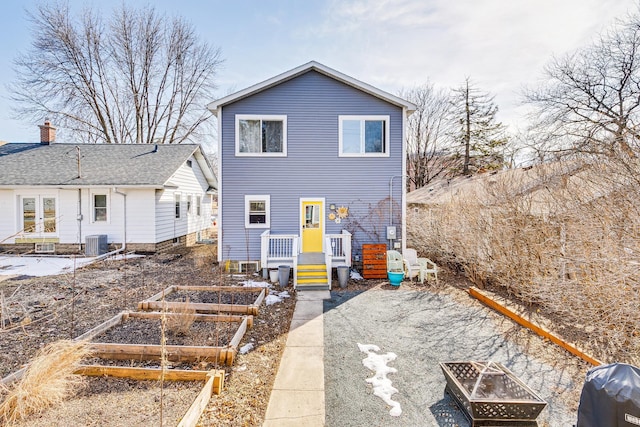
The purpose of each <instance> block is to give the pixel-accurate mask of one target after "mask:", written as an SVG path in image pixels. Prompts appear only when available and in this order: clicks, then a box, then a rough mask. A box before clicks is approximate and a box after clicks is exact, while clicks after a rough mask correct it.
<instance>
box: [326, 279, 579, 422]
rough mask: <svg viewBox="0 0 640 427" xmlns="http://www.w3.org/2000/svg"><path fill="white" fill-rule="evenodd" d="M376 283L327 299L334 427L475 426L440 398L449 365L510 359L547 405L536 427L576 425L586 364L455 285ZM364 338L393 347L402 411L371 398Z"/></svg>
mask: <svg viewBox="0 0 640 427" xmlns="http://www.w3.org/2000/svg"><path fill="white" fill-rule="evenodd" d="M384 288H385V287H382V288H380V287H378V288H374V289H371V290H368V291H365V292H332V293H331V300H327V301H325V303H324V342H325V349H324V352H325V354H324V360H325V368H324V369H325V405H326V418H325V420H326V425H327V426H328V427H348V426H358V427H360V426H440V427H443V426H447V427H449V426H450V427H453V426H460V427H466V426H469V425H470V424H469V422H468V421H467V420H466V419H465V417H464V416H463V414H462V413H461V412H460V411H459V410H458V409H457V406H456V405H455V403H454V402H453V401H452V400H451V399H450V398H449V397H448V396H447V395H445V394H444V387H445V379H444V376H443V374H442V372H441V370H440V367H439V365H438V363H439V362H444V361H462V360H491V361H495V362H500V363H502V364H504V365H505V366H506V367H507V368H508V369H510V370H511V371H512V372H513V373H514V374H516V375H517V376H518V377H519V378H520V379H521V380H523V381H524V382H525V383H526V384H527V385H528V386H529V387H531V388H532V389H533V390H535V391H536V392H537V393H538V394H539V395H540V396H541V397H542V398H543V399H544V400H546V401H547V403H548V404H549V405H548V406H547V408H545V409H544V411H543V412H542V413H541V414H540V416H539V417H538V424H539V426H541V427H542V426H551V427H556V426H569V427H571V426H573V425H574V424H575V420H576V416H577V415H576V414H577V403H578V398H579V392H580V390H581V389H582V383H583V381H584V374H586V371H587V369H588V368H589V366H588V365H586V364H584V363H582V362H580V361H578V360H577V359H576V358H574V357H572V356H571V355H569V354H568V353H566V352H564V351H563V350H561V349H559V348H558V347H556V346H555V345H553V344H550V343H548V342H547V343H545V342H544V341H542V340H541V339H539V338H538V337H537V336H534V335H533V334H532V333H530V332H528V331H526V330H524V329H522V328H520V327H519V326H516V325H514V324H513V323H512V322H511V321H509V320H505V319H504V318H502V317H501V316H500V315H498V314H497V313H494V312H493V311H491V310H490V309H488V308H486V307H485V306H483V305H482V304H480V303H479V302H477V301H475V300H472V299H471V298H470V297H468V296H467V295H466V293H464V292H463V291H460V290H457V289H447V290H441V291H439V292H436V293H432V292H429V291H422V290H410V289H405V287H404V286H403V287H401V288H399V289H397V290H394V289H384ZM358 343H361V344H375V345H377V346H379V347H380V352H379V353H380V354H382V353H388V352H393V353H395V354H396V355H397V359H396V360H393V361H391V362H389V363H388V366H390V367H393V368H396V369H397V372H396V373H391V374H389V375H388V378H389V379H390V380H391V381H392V385H393V387H395V388H396V389H398V393H397V394H394V395H393V396H392V399H393V400H395V401H397V402H399V403H400V405H401V409H402V414H401V415H400V416H399V417H392V416H391V415H389V410H390V407H389V406H388V405H387V404H385V403H384V402H383V401H382V400H381V399H380V398H378V397H376V396H374V395H373V392H372V387H371V386H370V385H369V384H368V383H367V382H366V379H367V378H370V377H372V376H373V372H371V371H369V370H368V369H367V368H365V367H364V366H363V364H362V360H363V359H364V358H365V357H366V356H367V355H366V354H365V353H362V352H361V351H360V350H359V349H358Z"/></svg>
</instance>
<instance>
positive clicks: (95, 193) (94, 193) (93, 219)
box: [89, 191, 111, 224]
mask: <svg viewBox="0 0 640 427" xmlns="http://www.w3.org/2000/svg"><path fill="white" fill-rule="evenodd" d="M95 196H107V219H106V220H105V221H96V206H95V203H96V199H95ZM89 197H91V223H103V224H110V223H111V198H110V197H109V191H92V192H91V193H90V196H89Z"/></svg>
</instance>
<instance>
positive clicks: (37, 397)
mask: <svg viewBox="0 0 640 427" xmlns="http://www.w3.org/2000/svg"><path fill="white" fill-rule="evenodd" d="M89 353H90V351H89V347H88V346H87V344H86V343H84V342H74V341H69V340H61V341H56V342H54V343H51V344H49V345H47V346H46V347H44V348H43V349H42V350H41V351H40V352H39V353H38V355H37V356H36V357H35V358H34V359H33V360H32V362H31V364H30V365H29V367H28V368H27V370H26V371H25V373H24V376H23V377H22V379H21V380H20V381H18V382H16V383H13V384H12V386H11V387H10V388H8V389H7V390H6V395H5V398H4V400H3V402H2V404H0V421H2V422H3V424H11V423H14V422H16V421H18V420H21V419H24V418H26V417H27V416H28V415H31V414H35V413H38V412H40V411H42V410H43V409H45V408H47V407H49V406H52V405H54V404H57V403H60V402H62V401H63V400H64V399H65V398H67V397H68V396H70V395H71V394H72V393H73V391H74V390H76V389H77V387H78V386H79V385H80V384H81V383H82V382H83V377H82V376H80V375H74V374H73V372H74V371H75V370H76V368H77V367H78V364H79V363H80V362H81V360H82V359H84V358H85V357H87V356H88V355H89Z"/></svg>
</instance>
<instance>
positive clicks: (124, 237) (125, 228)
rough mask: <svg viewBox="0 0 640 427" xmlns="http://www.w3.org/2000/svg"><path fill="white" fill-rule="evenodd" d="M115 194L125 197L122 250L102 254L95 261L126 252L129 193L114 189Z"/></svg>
mask: <svg viewBox="0 0 640 427" xmlns="http://www.w3.org/2000/svg"><path fill="white" fill-rule="evenodd" d="M113 192H114V193H116V194H120V195H121V196H122V197H123V202H124V203H123V216H124V217H123V221H122V223H123V230H122V246H121V247H120V249H116V250H115V251H111V252H107V253H106V254H102V255H100V256H98V257H96V258H95V261H100V260H101V259H105V258H108V257H110V256H112V255H116V254H119V253H120V252H122V251H124V249H125V248H126V247H127V193H122V192H120V191H118V188H117V187H113Z"/></svg>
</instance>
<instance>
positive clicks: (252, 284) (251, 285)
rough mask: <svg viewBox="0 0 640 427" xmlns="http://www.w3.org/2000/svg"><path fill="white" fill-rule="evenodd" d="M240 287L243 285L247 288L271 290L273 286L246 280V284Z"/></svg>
mask: <svg viewBox="0 0 640 427" xmlns="http://www.w3.org/2000/svg"><path fill="white" fill-rule="evenodd" d="M239 285H242V286H244V287H246V288H270V287H271V284H270V283H267V282H256V281H255V280H246V281H244V282H240V283H239Z"/></svg>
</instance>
